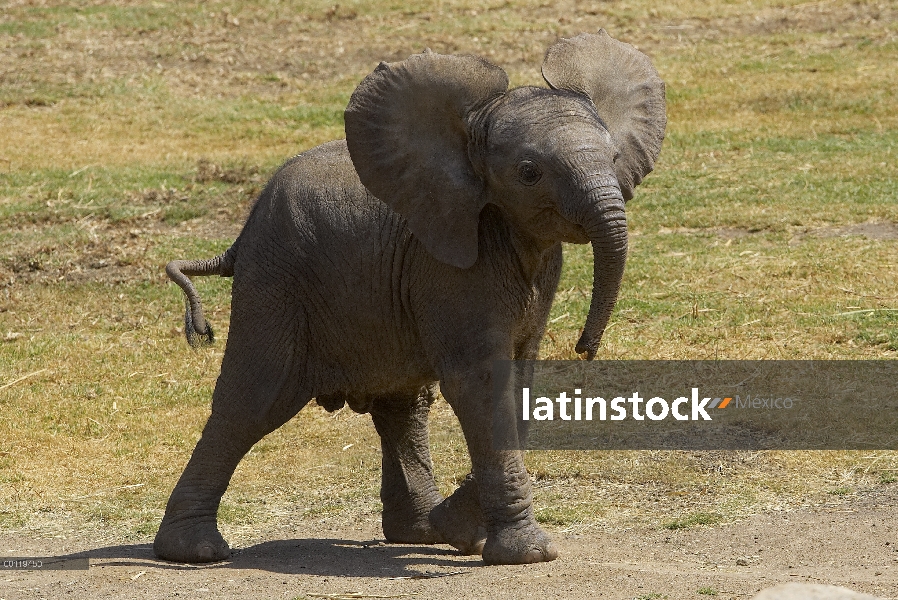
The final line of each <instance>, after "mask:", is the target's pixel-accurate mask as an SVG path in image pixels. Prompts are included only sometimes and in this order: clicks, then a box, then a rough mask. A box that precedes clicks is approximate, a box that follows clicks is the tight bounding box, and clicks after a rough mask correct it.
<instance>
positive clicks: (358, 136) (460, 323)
mask: <svg viewBox="0 0 898 600" xmlns="http://www.w3.org/2000/svg"><path fill="white" fill-rule="evenodd" d="M542 74H543V78H544V79H545V81H546V83H547V84H548V87H536V86H524V87H517V88H513V89H508V77H507V75H506V73H505V71H503V70H502V69H501V68H500V67H498V66H495V65H493V64H491V63H490V62H488V61H486V60H485V59H482V58H480V57H475V56H469V55H442V54H438V53H434V52H432V51H430V50H425V51H424V52H423V53H421V54H415V55H412V56H410V57H409V58H407V59H406V60H403V61H400V62H394V63H380V65H379V66H378V67H377V68H376V69H375V70H374V71H373V72H372V73H370V74H369V75H368V76H367V77H365V78H364V80H363V81H362V82H361V83H360V84H359V85H358V87H357V88H356V89H355V91H354V92H353V94H352V95H351V98H350V100H349V103H348V106H347V108H346V111H345V114H344V117H345V131H346V139H345V140H337V141H332V142H328V143H325V144H323V145H321V146H318V147H316V148H313V149H311V150H308V151H306V152H303V153H302V154H299V155H297V156H295V157H293V158H292V159H290V160H288V161H287V162H286V163H285V164H284V165H282V166H281V167H280V168H279V169H278V170H277V171H276V172H275V173H274V175H273V176H272V177H271V179H270V180H269V182H268V183H267V185H266V186H265V188H264V189H263V191H262V192H261V193H260V194H259V197H258V198H257V200H256V202H255V204H254V206H253V208H252V209H251V211H250V214H249V216H248V218H247V220H246V223H245V225H244V227H243V229H242V231H241V233H240V234H239V236H238V237H237V239H236V241H235V242H234V243H233V245H232V246H231V247H230V248H229V249H228V250H226V251H225V252H224V253H222V254H221V255H219V256H217V257H215V258H211V259H201V260H176V261H172V262H171V263H169V264H168V265H167V267H166V271H167V273H168V275H169V277H171V279H173V280H174V281H175V282H176V283H177V284H178V285H179V286H180V287H181V288H182V289H183V290H184V292H185V295H186V311H185V323H184V325H185V333H186V336H187V339H188V342H190V343H191V345H194V346H198V345H202V344H205V343H210V342H211V341H212V340H213V339H214V336H213V332H212V329H211V327H210V326H209V324H208V323H207V322H206V319H205V317H204V315H203V310H202V304H201V302H200V300H199V295H198V293H197V290H196V288H195V287H194V285H193V283H192V281H191V279H190V277H191V276H203V275H219V276H222V277H233V285H232V292H231V303H232V304H231V322H230V331H229V336H228V339H227V344H226V348H225V352H224V356H223V359H222V364H221V373H220V375H219V377H218V380H217V382H216V385H215V389H214V392H213V395H212V408H211V414H210V416H209V418H208V421H207V422H206V424H205V426H204V428H203V431H202V435H201V438H200V439H199V441H198V442H197V444H196V447H195V449H194V451H193V454H192V456H191V458H190V460H189V461H188V463H187V466H186V467H185V469H184V471H183V473H182V475H181V477H180V479H179V480H178V482H177V485H176V486H175V488H174V490H173V491H172V493H171V496H170V498H169V500H168V503H167V506H166V509H165V515H164V517H163V519H162V522H161V524H160V527H159V530H158V533H157V535H156V538H155V541H154V545H153V547H154V550H155V553H156V555H157V556H158V557H160V558H162V559H167V560H171V561H178V562H195V563H201V562H213V561H219V560H223V559H225V558H226V557H228V556H229V553H230V548H229V546H228V544H227V542H226V541H225V540H224V538H223V537H222V535H221V534H220V533H219V530H218V525H217V511H218V506H219V502H220V500H221V497H222V494H223V493H224V492H225V490H226V488H227V486H228V483H229V481H230V478H231V476H232V474H233V472H234V470H235V468H236V467H237V464H238V463H239V461H240V460H241V458H242V457H243V456H244V455H245V454H246V453H247V452H248V451H249V450H250V448H251V447H252V446H253V445H254V444H255V443H256V442H258V441H259V440H260V439H262V437H263V436H265V435H267V434H268V433H270V432H272V431H274V430H275V429H277V428H278V427H280V426H281V425H283V424H284V423H286V422H287V421H288V420H289V419H291V418H292V417H293V416H295V415H296V414H297V413H298V412H299V410H300V409H302V408H303V407H304V406H305V405H306V404H307V403H309V402H310V400H312V399H316V401H317V403H318V404H320V405H321V406H323V407H324V408H325V409H327V410H331V411H333V410H336V409H338V408H340V407H342V406H344V405H345V404H348V405H349V406H350V407H351V408H352V409H353V410H356V411H357V412H369V413H370V414H371V418H372V420H373V422H374V425H375V428H376V430H377V432H378V434H379V435H380V438H381V446H382V452H383V453H382V467H383V472H382V482H381V500H382V503H383V513H382V527H383V533H384V536H385V538H386V540H387V541H389V542H394V543H407V544H437V543H447V544H451V545H452V546H454V547H455V548H457V549H458V550H459V551H460V552H462V553H464V554H471V555H477V554H480V555H482V560H483V562H484V563H485V564H525V563H533V562H542V561H550V560H553V559H555V558H556V557H557V556H558V550H557V547H556V546H555V544H554V543H553V542H552V541H551V539H550V537H549V536H548V534H547V533H546V532H545V531H544V530H543V529H542V528H541V527H540V526H539V524H538V523H537V521H536V519H535V516H534V511H533V506H532V495H531V487H530V477H529V475H528V473H527V470H526V468H525V466H524V463H523V453H522V451H520V450H507V449H501V448H496V446H495V445H494V444H493V443H492V440H491V436H492V433H491V427H490V426H489V425H488V423H489V422H490V417H491V414H492V413H491V403H492V400H491V381H492V368H493V361H495V360H510V359H527V360H530V359H535V358H537V356H538V351H539V344H540V340H541V338H542V336H543V333H544V331H545V328H546V323H547V321H548V316H549V310H550V307H551V305H552V300H553V298H554V295H555V291H556V287H557V286H558V282H559V277H560V273H561V266H562V246H561V244H562V242H567V243H574V244H586V243H590V244H591V245H592V251H593V258H594V271H593V274H594V282H593V287H592V297H591V301H590V307H589V313H588V315H587V316H586V320H585V325H584V327H583V331H582V335H581V336H580V338H579V341H578V342H577V344H576V351H577V353H579V354H582V355H584V358H586V359H590V360H591V359H592V358H593V357H594V356H595V353H596V351H597V348H598V345H599V342H600V340H601V337H602V334H603V332H604V330H605V328H606V326H607V325H608V322H609V319H610V317H611V314H612V310H613V308H614V305H615V302H616V300H617V296H618V293H619V289H620V286H621V281H622V277H623V273H624V264H625V262H626V256H627V222H626V214H625V202H626V201H627V200H629V199H631V198H632V197H633V191H634V188H635V187H636V186H637V185H638V184H639V183H640V182H641V181H642V179H643V177H644V176H645V175H646V174H648V173H649V172H650V171H651V170H652V169H653V168H654V165H655V161H656V159H657V157H658V155H659V153H660V150H661V144H662V141H663V139H664V132H665V128H666V125H667V117H666V107H665V96H664V83H663V82H662V80H661V78H660V77H659V75H658V72H657V71H656V70H655V68H654V67H653V65H652V63H651V61H650V60H649V58H648V57H647V56H645V55H644V54H642V53H641V52H639V51H638V50H636V49H635V48H634V47H633V46H631V45H629V44H626V43H623V42H620V41H617V40H615V39H613V38H612V37H611V36H609V35H608V34H607V32H605V31H604V30H600V31H599V32H598V33H595V34H581V35H578V36H576V37H572V38H567V39H565V38H561V39H559V40H558V41H556V42H555V43H554V44H553V45H551V47H549V48H548V50H547V52H546V56H545V59H544V62H543V65H542ZM437 386H438V387H437ZM437 389H439V393H441V394H442V396H443V397H444V398H445V400H446V401H447V402H448V403H449V405H450V406H451V408H452V409H453V411H454V413H455V414H456V416H457V417H458V419H459V422H460V425H461V429H462V432H463V434H464V438H465V441H466V444H467V448H468V452H469V454H470V458H471V464H472V468H471V473H470V474H469V475H468V476H467V477H466V478H465V479H464V481H463V482H462V483H461V484H460V485H459V487H458V489H457V490H456V491H455V492H454V493H453V494H451V495H450V496H449V497H448V498H443V497H442V496H441V494H440V492H439V491H438V489H437V486H436V484H435V482H434V478H433V466H432V462H431V457H430V451H429V445H428V428H427V427H428V424H427V420H428V411H429V410H430V406H431V404H432V403H433V401H434V398H435V397H436V394H437ZM521 435H523V434H521Z"/></svg>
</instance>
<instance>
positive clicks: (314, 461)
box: [0, 0, 898, 543]
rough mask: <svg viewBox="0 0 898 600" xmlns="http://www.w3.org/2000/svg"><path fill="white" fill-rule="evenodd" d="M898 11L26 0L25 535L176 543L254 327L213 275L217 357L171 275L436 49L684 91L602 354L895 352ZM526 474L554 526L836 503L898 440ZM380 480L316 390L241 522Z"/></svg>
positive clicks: (13, 164)
mask: <svg viewBox="0 0 898 600" xmlns="http://www.w3.org/2000/svg"><path fill="white" fill-rule="evenodd" d="M896 14H898V11H896V9H895V8H894V7H893V6H892V5H884V6H880V5H879V4H876V3H872V2H863V1H862V2H856V3H850V4H849V3H825V4H816V3H811V4H807V3H799V2H795V1H791V0H776V1H774V0H762V1H760V2H756V3H752V4H745V3H726V2H710V3H708V2H694V1H689V2H680V3H676V4H669V5H658V4H657V3H651V2H647V1H644V0H632V1H631V0H628V1H627V2H615V3H603V4H601V5H595V6H589V7H586V6H584V5H582V4H580V3H575V2H573V1H562V2H559V3H551V4H550V3H544V2H540V1H537V0H512V1H498V0H496V1H490V2H486V3H483V2H478V3H471V2H467V1H465V0H445V1H441V2H437V3H425V2H412V1H408V0H403V1H397V2H393V3H391V4H389V5H384V4H383V3H374V2H370V1H354V2H341V3H340V5H339V7H338V8H336V9H335V8H334V5H333V3H331V2H320V1H312V2H305V3H303V4H296V3H291V2H274V1H265V0H259V1H258V2H241V1H218V0H213V1H210V2H178V3H173V2H154V3H148V4H144V3H138V2H125V1H123V0H116V1H110V2H104V3H102V4H98V5H95V4H88V3H61V2H53V1H50V2H46V3H43V4H41V5H40V6H31V5H24V4H23V5H18V4H16V5H11V6H9V7H7V8H5V9H4V12H3V13H2V14H0V64H2V65H4V68H2V69H0V132H2V135H0V386H6V387H2V388H0V530H6V531H27V532H29V534H32V535H57V534H60V535H62V534H68V533H69V532H71V531H84V532H89V534H90V535H95V536H102V535H109V536H120V537H121V536H125V537H129V536H130V537H134V538H140V539H145V538H147V537H149V536H152V534H153V532H154V531H155V527H156V526H158V521H159V518H160V517H161V514H162V510H163V508H164V505H165V500H166V498H167V495H168V493H169V491H170V490H171V488H172V486H173V485H174V483H175V481H176V480H177V477H178V475H179V473H180V471H181V469H182V468H183V465H184V464H185V463H186V461H187V459H188V457H189V455H190V452H191V450H192V448H193V445H194V443H195V442H196V440H197V438H198V435H199V431H200V428H201V427H202V424H203V422H204V421H205V419H206V417H207V415H208V410H209V399H210V396H211V390H212V387H213V386H214V382H215V378H216V376H217V374H218V368H219V364H220V360H221V356H222V351H223V348H224V344H223V342H224V340H226V338H227V322H228V316H229V281H228V280H221V279H213V278H209V279H205V280H202V281H201V282H200V283H199V286H200V291H201V294H202V296H203V299H204V303H205V305H206V307H207V310H208V312H209V317H210V319H211V321H212V322H213V324H214V325H216V326H217V331H218V332H219V334H220V335H219V337H220V339H221V342H220V343H219V344H217V345H216V346H215V347H214V348H211V349H208V350H203V351H201V352H193V351H191V350H190V349H189V348H187V346H186V344H185V343H184V340H183V337H182V335H181V333H180V332H179V331H178V328H179V327H180V326H181V318H182V316H181V312H182V310H183V304H182V298H181V295H180V291H179V290H178V289H177V288H176V287H175V286H173V285H171V284H170V283H168V281H167V279H166V278H165V276H164V273H163V272H162V265H164V264H165V263H166V262H167V261H168V260H171V259H173V258H178V257H192V256H208V255H212V254H215V253H217V252H220V251H222V250H223V249H224V248H226V247H227V246H228V244H229V243H230V241H231V240H232V239H233V238H234V236H235V235H236V234H237V233H238V232H239V228H240V224H241V222H242V219H243V217H244V216H245V215H246V212H247V210H248V207H249V205H250V203H251V202H252V199H253V197H254V196H255V194H256V193H258V191H259V189H260V188H261V186H262V185H264V183H265V179H266V178H267V176H268V174H269V173H270V172H271V171H272V170H273V169H274V168H275V167H276V166H277V165H278V164H279V163H280V162H282V161H283V160H284V159H286V158H287V157H289V156H292V155H294V154H296V153H298V152H300V151H302V150H304V149H307V148H310V147H313V146H315V145H317V144H319V143H321V142H324V141H327V140H330V139H334V138H337V137H341V136H342V135H343V133H342V128H343V125H342V111H343V108H344V107H345V105H346V102H347V100H348V98H349V95H350V93H351V92H352V90H353V88H354V86H355V85H356V84H357V82H358V81H359V80H360V79H361V78H362V77H363V76H364V75H365V74H366V73H368V72H370V71H371V70H372V69H373V68H374V67H375V66H376V64H377V62H378V61H379V60H399V59H402V58H404V57H405V56H407V55H408V54H410V53H412V52H417V51H420V50H421V49H422V48H424V47H425V46H429V47H431V48H432V49H433V50H435V51H437V52H467V53H474V54H481V55H484V56H486V57H487V58H488V59H490V60H492V61H494V62H496V63H497V64H500V65H502V66H503V67H505V68H506V69H507V70H508V72H509V76H510V78H511V81H512V83H513V85H522V84H540V83H541V80H540V76H539V70H538V67H539V64H540V61H541V59H542V54H543V52H544V51H545V48H546V47H547V45H548V44H550V43H551V42H552V41H553V40H554V39H555V38H556V37H557V36H559V35H565V36H566V35H573V34H576V33H579V32H581V31H593V30H596V29H598V28H599V27H606V28H607V29H608V30H609V31H610V32H611V34H612V35H614V36H615V37H618V38H620V39H623V40H626V41H628V42H630V43H634V44H636V45H637V46H639V47H640V48H641V49H643V50H644V51H646V52H647V53H649V54H650V55H651V56H652V58H653V60H654V62H655V64H656V65H657V66H658V69H659V71H660V72H661V74H662V77H663V78H664V79H665V81H666V82H667V96H668V116H669V128H668V135H667V138H666V140H665V144H664V148H663V151H662V154H661V159H660V161H659V163H658V165H657V167H656V171H655V172H654V173H653V174H651V175H650V176H649V177H648V178H646V180H645V182H644V184H643V185H642V186H641V187H640V188H639V190H638V191H637V197H636V199H635V200H633V202H632V203H630V205H629V207H628V212H629V219H630V225H631V232H632V237H631V251H630V259H629V263H628V266H627V274H626V279H625V282H624V287H623V291H622V294H621V298H620V301H619V303H618V306H617V309H616V313H615V316H614V318H613V322H612V326H611V328H610V329H609V330H608V332H607V334H606V336H605V338H604V343H603V346H602V348H601V349H600V351H599V358H654V359H673V358H677V359H686V358H739V359H749V358H753V359H763V358H820V359H824V358H825V359H894V358H896V355H898V312H896V311H895V310H894V309H895V308H898V304H896V300H898V281H896V278H895V277H894V273H895V268H896V264H898V241H896V238H898V225H896V223H898V188H896V186H895V185H894V180H895V177H896V172H895V168H894V166H893V165H894V164H895V160H896V155H898V134H896V132H898V98H896V90H898V80H896V78H898V76H896V74H895V71H894V68H893V63H894V57H895V52H896V49H898V25H896ZM565 255H566V266H565V271H564V275H563V279H562V283H561V285H560V287H559V292H558V295H557V299H556V303H555V306H554V307H553V310H552V315H551V319H552V323H551V324H550V325H549V329H548V332H547V335H546V338H545V340H544V344H543V351H542V354H543V356H544V357H548V358H573V356H574V355H573V346H574V343H575V342H576V338H577V334H578V330H579V327H581V325H582V318H583V316H584V315H585V314H586V311H587V305H588V299H587V298H586V296H585V295H584V294H586V295H588V291H589V289H590V286H591V277H592V272H591V257H590V255H589V250H588V248H586V247H577V246H570V247H567V248H566V249H565ZM23 377H24V379H21V378H23ZM17 380H18V381H17ZM14 381H17V382H16V383H12V382H14ZM10 384H11V385H10ZM432 437H433V440H432V443H433V455H434V462H435V468H436V476H437V481H438V484H439V486H440V488H441V490H442V491H443V492H444V493H448V492H450V491H451V490H452V489H453V488H454V487H455V485H457V483H458V481H459V480H460V478H462V477H463V476H464V474H465V473H466V472H467V470H468V465H469V463H468V459H467V453H466V450H465V447H464V443H463V441H462V439H461V436H460V433H459V430H458V427H457V424H456V421H455V417H454V415H452V413H451V410H450V409H449V408H448V407H447V406H446V405H445V403H442V402H440V403H438V404H437V405H436V406H435V409H434V414H433V419H432ZM527 461H528V468H529V470H530V471H531V473H532V475H533V478H534V494H535V499H536V509H537V513H536V514H537V518H538V520H539V521H540V522H542V523H545V524H547V525H549V526H550V527H551V528H554V529H556V530H557V529H563V530H588V529H605V528H619V527H629V526H633V525H634V524H643V525H650V526H656V527H670V528H674V527H671V526H672V525H674V524H676V527H681V526H684V527H689V526H695V525H713V524H715V523H717V522H728V521H732V520H734V519H738V518H740V517H742V516H745V515H748V514H753V513H757V512H761V511H765V510H788V509H792V508H797V507H801V506H808V505H820V504H827V503H837V502H842V501H844V499H845V498H847V497H850V496H851V495H852V494H854V493H855V492H859V491H863V490H866V489H870V488H872V487H875V486H879V485H891V484H893V483H894V481H895V475H894V472H895V470H896V468H898V457H896V455H895V454H894V453H891V452H764V453H740V452H718V453H713V452H712V453H701V452H677V453H671V452H649V451H646V452H601V453H600V452H578V453H572V452H561V451H555V452H552V451H541V452H532V453H530V454H529V455H528V457H527ZM379 470H380V456H379V442H378V440H377V436H376V434H375V432H374V430H373V427H372V426H371V423H370V419H369V418H368V417H366V416H359V415H355V414H354V413H351V412H349V411H346V410H344V411H340V412H338V413H335V414H327V413H325V412H324V411H322V410H320V409H317V408H314V407H310V408H309V409H307V410H304V411H303V412H302V413H301V414H300V415H299V416H298V417H297V418H295V419H294V420H292V421H291V422H290V423H288V424H287V425H286V426H285V427H283V428H281V429H280V430H278V431H276V432H274V433H273V434H271V435H270V436H268V437H267V438H266V439H265V440H263V441H262V442H260V443H259V444H258V445H257V446H256V447H255V448H254V449H253V451H252V452H251V453H250V455H249V456H247V458H246V459H245V460H244V461H243V463H242V464H241V466H240V467H239V468H238V471H237V473H236V474H235V476H234V479H233V481H232V484H231V487H230V488H229V491H228V493H227V494H226V495H225V498H224V501H223V503H222V508H221V514H220V516H221V521H222V527H223V529H224V533H225V535H226V536H227V537H229V539H231V540H232V541H235V542H237V543H240V542H241V541H242V540H247V539H253V538H255V537H257V536H259V535H261V534H263V533H264V532H265V531H267V530H271V529H275V528H278V527H283V526H287V524H292V523H295V522H303V521H316V522H320V521H324V522H328V523H347V522H357V521H376V520H378V519H379V514H378V513H379V510H380V505H379V502H378V494H377V489H378V478H379ZM840 490H844V493H842V492H840Z"/></svg>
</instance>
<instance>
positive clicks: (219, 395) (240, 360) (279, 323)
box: [153, 288, 311, 563]
mask: <svg viewBox="0 0 898 600" xmlns="http://www.w3.org/2000/svg"><path fill="white" fill-rule="evenodd" d="M270 290H271V288H269V291H270ZM285 295H286V291H285ZM281 300H282V301H280V302H276V303H267V304H266V307H267V308H268V309H269V310H267V311H266V310H263V307H261V306H258V302H253V301H251V300H248V301H241V296H240V295H239V294H237V293H236V290H235V294H234V299H233V303H232V306H233V309H232V317H231V329H230V335H229V338H228V344H227V348H226V350H225V355H224V359H223V361H222V367H221V375H220V376H219V378H218V381H217V383H216V385H215V391H214V393H213V396H212V414H211V416H210V417H209V420H208V421H207V422H206V425H205V427H204V429H203V434H202V437H201V438H200V440H199V442H197V445H196V448H195V449H194V451H193V455H192V456H191V458H190V461H189V462H188V464H187V467H186V468H185V469H184V472H183V473H182V474H181V478H180V479H179V480H178V483H177V485H176V486H175V489H174V490H173V491H172V494H171V497H170V498H169V501H168V505H167V506H166V509H165V516H164V517H163V519H162V523H161V525H160V526H159V531H158V533H157V534H156V539H155V541H154V543H153V550H154V551H155V553H156V556H158V557H159V558H163V559H167V560H172V561H177V562H191V563H200V562H213V561H218V560H224V559H225V558H227V557H228V556H229V554H230V548H229V547H228V544H227V542H225V540H224V538H223V537H222V536H221V534H220V533H219V531H218V524H217V515H218V507H219V504H220V502H221V497H222V495H223V494H224V492H225V490H226V489H227V487H228V484H229V483H230V480H231V476H232V475H233V473H234V470H235V469H236V468H237V465H238V464H239V462H240V460H241V459H242V458H243V456H244V455H245V454H246V453H247V452H248V451H249V450H250V449H251V448H252V447H253V445H254V444H256V442H258V441H259V440H261V439H262V438H263V437H264V436H265V435H267V434H268V433H270V432H271V431H274V430H275V429H277V428H278V427H280V426H281V425H283V424H284V423H286V422H287V421H288V420H289V419H290V418H292V417H293V416H294V415H295V414H296V413H297V412H298V411H299V410H300V409H301V408H302V407H303V406H305V404H306V403H308V402H309V400H310V399H311V392H310V388H308V386H307V384H304V383H302V381H303V379H304V377H303V376H304V375H305V374H304V373H302V371H301V366H302V365H304V364H305V360H304V358H305V357H302V356H297V352H296V348H302V347H304V346H303V345H298V344H300V343H301V340H299V339H298V338H297V335H298V333H299V332H300V331H303V328H302V327H301V326H300V323H299V316H298V315H297V314H295V313H294V314H287V310H286V308H285V307H288V306H290V303H289V302H287V301H286V297H285V298H283V299H281ZM275 307H280V310H275V309H274V308H275Z"/></svg>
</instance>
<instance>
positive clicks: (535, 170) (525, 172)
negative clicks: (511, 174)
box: [518, 160, 543, 185]
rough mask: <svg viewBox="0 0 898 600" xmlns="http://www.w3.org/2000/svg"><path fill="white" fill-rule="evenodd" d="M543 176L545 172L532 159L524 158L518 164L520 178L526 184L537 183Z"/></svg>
mask: <svg viewBox="0 0 898 600" xmlns="http://www.w3.org/2000/svg"><path fill="white" fill-rule="evenodd" d="M542 176H543V172H542V171H540V170H539V167H537V166H536V164H535V163H533V162H532V161H529V160H522V161H521V162H520V163H519V164H518V179H519V180H520V182H521V183H523V184H524V185H535V184H536V182H538V181H539V180H540V179H541V178H542Z"/></svg>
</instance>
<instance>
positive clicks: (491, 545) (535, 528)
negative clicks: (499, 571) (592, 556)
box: [483, 519, 558, 565]
mask: <svg viewBox="0 0 898 600" xmlns="http://www.w3.org/2000/svg"><path fill="white" fill-rule="evenodd" d="M556 558H558V549H557V548H556V547H555V544H553V543H552V540H551V538H549V536H548V534H547V533H546V532H545V531H543V530H542V528H541V527H540V526H539V525H537V524H536V523H535V522H534V521H533V520H531V519H527V520H526V521H523V522H520V523H518V524H515V525H512V526H508V527H504V528H502V529H499V530H498V531H497V532H496V533H495V534H494V535H490V536H489V537H488V538H487V540H486V544H485V545H484V547H483V562H484V563H485V564H488V565H526V564H530V563H538V562H549V561H550V560H555V559H556Z"/></svg>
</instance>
